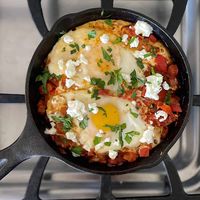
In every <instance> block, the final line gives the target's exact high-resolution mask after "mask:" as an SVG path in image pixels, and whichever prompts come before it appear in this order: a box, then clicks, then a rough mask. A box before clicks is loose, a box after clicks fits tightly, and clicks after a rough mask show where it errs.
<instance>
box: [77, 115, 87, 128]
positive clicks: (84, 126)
mask: <svg viewBox="0 0 200 200" xmlns="http://www.w3.org/2000/svg"><path fill="white" fill-rule="evenodd" d="M88 119H89V118H88V116H85V117H84V118H83V120H82V121H80V122H79V127H80V128H82V129H85V128H86V127H87V126H88Z"/></svg>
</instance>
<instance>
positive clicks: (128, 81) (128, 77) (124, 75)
mask: <svg viewBox="0 0 200 200" xmlns="http://www.w3.org/2000/svg"><path fill="white" fill-rule="evenodd" d="M122 76H123V79H124V80H125V81H126V82H127V83H130V82H131V77H130V75H129V74H125V73H122Z"/></svg>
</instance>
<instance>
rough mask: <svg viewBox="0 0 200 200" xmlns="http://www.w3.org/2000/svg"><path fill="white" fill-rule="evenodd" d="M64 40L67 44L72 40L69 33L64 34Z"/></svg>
mask: <svg viewBox="0 0 200 200" xmlns="http://www.w3.org/2000/svg"><path fill="white" fill-rule="evenodd" d="M63 40H64V42H65V43H67V44H69V43H71V42H73V41H74V39H73V38H72V37H71V36H70V35H65V36H64V38H63Z"/></svg>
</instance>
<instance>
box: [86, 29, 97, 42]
mask: <svg viewBox="0 0 200 200" xmlns="http://www.w3.org/2000/svg"><path fill="white" fill-rule="evenodd" d="M96 34H97V33H96V31H95V30H91V31H90V32H89V33H88V39H89V40H90V39H91V38H95V37H96Z"/></svg>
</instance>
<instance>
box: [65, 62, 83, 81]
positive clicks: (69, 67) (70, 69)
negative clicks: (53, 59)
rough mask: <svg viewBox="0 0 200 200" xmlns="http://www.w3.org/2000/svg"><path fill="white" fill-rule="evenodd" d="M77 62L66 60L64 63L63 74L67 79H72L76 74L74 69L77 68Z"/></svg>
mask: <svg viewBox="0 0 200 200" xmlns="http://www.w3.org/2000/svg"><path fill="white" fill-rule="evenodd" d="M79 64H80V63H79V62H77V61H73V60H68V61H67V63H66V70H65V74H66V76H67V78H72V77H73V76H74V75H75V74H76V67H77V66H79Z"/></svg>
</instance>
